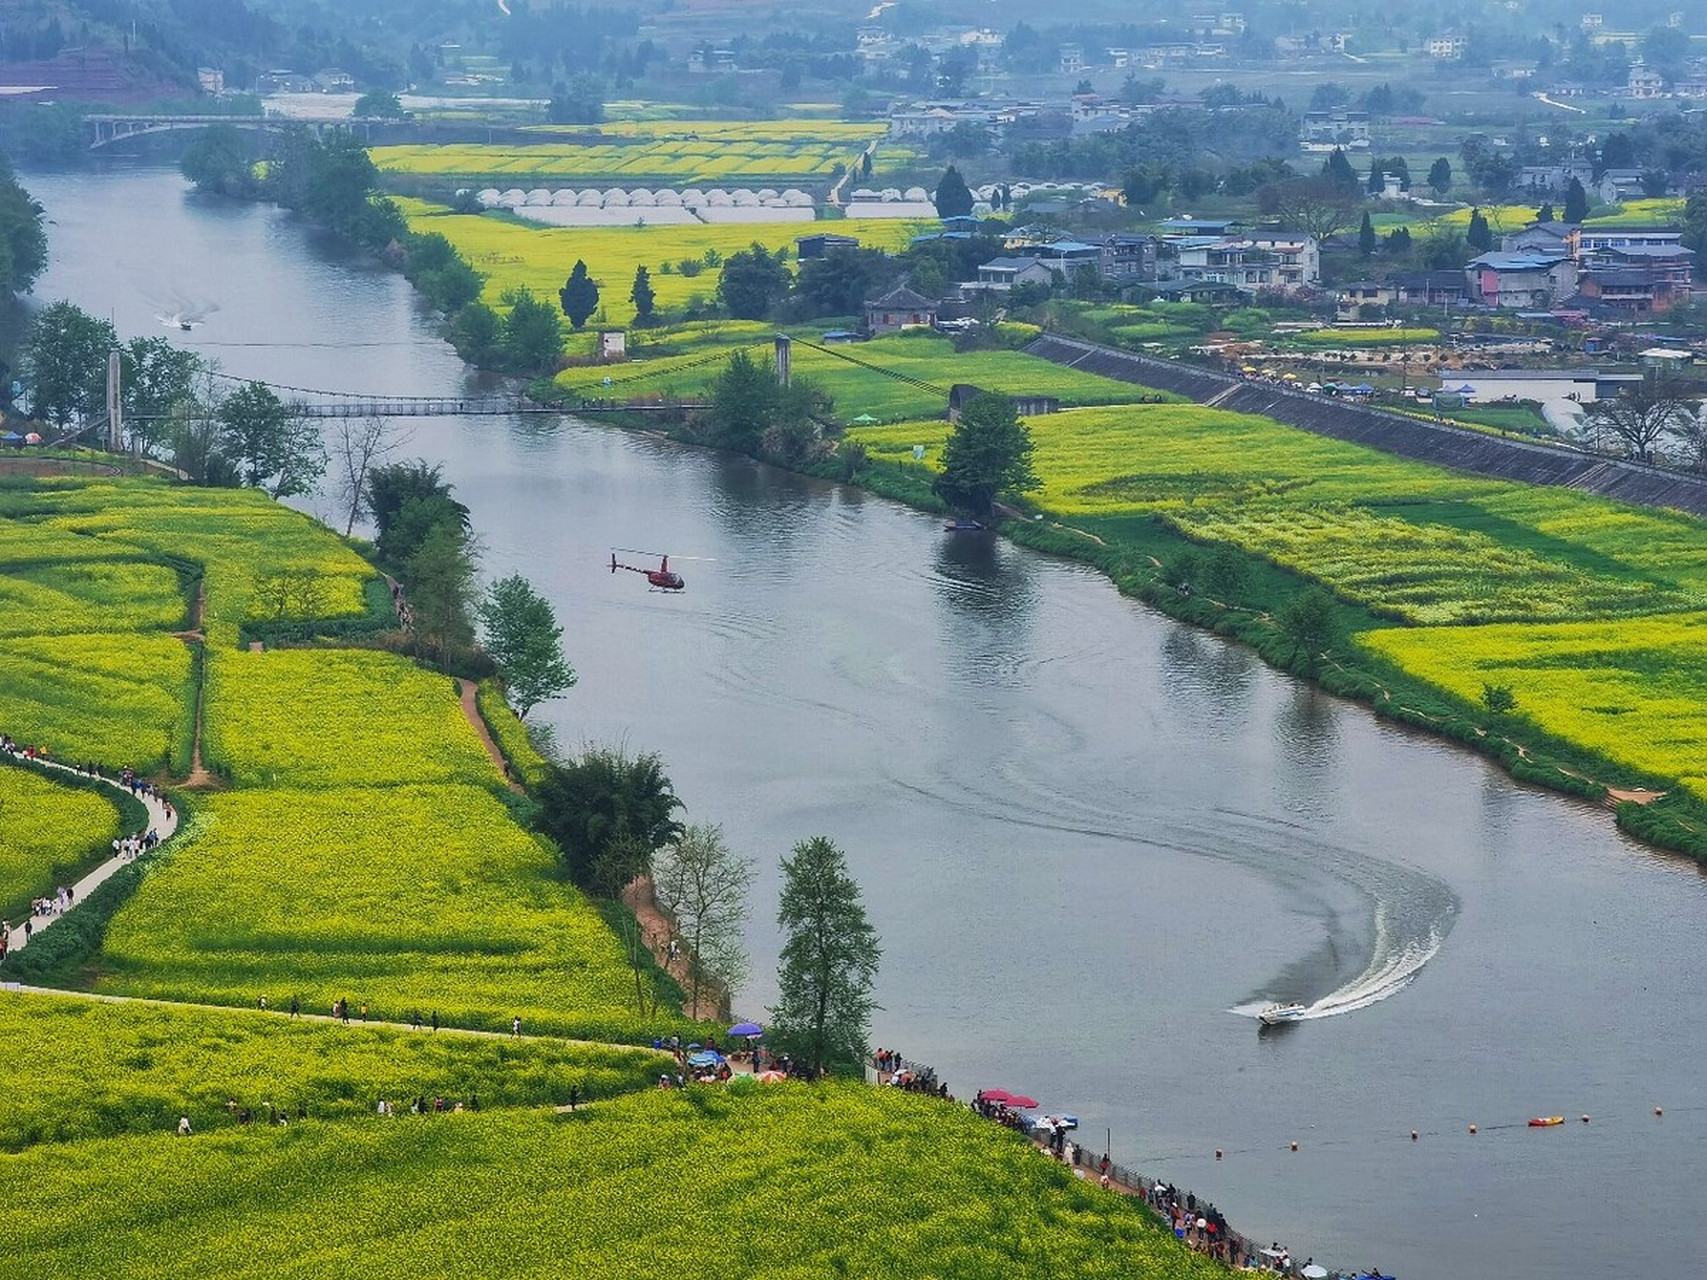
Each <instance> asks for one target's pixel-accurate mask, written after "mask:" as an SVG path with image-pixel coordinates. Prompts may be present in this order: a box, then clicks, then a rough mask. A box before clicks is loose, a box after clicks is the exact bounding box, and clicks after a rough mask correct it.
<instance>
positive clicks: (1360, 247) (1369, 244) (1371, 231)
mask: <svg viewBox="0 0 1707 1280" xmlns="http://www.w3.org/2000/svg"><path fill="white" fill-rule="evenodd" d="M1378 244H1380V241H1379V240H1378V239H1377V238H1376V235H1375V224H1374V223H1373V222H1371V221H1370V220H1369V210H1367V209H1365V210H1364V211H1363V222H1362V223H1361V224H1360V225H1359V226H1358V228H1357V252H1358V253H1359V254H1361V255H1362V256H1363V257H1365V258H1368V257H1373V256H1374V254H1375V247H1376V246H1377V245H1378Z"/></svg>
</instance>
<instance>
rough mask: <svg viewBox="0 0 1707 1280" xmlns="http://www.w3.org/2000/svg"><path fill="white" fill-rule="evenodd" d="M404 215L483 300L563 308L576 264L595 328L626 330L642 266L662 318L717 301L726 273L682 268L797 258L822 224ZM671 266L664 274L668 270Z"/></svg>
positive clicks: (411, 204)
mask: <svg viewBox="0 0 1707 1280" xmlns="http://www.w3.org/2000/svg"><path fill="white" fill-rule="evenodd" d="M397 204H398V207H399V208H401V209H402V210H403V212H404V215H405V216H406V217H407V218H408V220H409V226H410V229H411V230H414V231H417V232H420V233H422V234H427V233H429V232H435V231H436V232H438V233H439V234H440V235H442V236H444V237H445V239H447V240H449V241H450V242H451V244H452V245H453V246H455V248H456V250H457V252H458V253H460V254H461V255H462V256H463V258H464V259H466V260H467V262H468V264H469V265H470V266H472V267H473V268H474V269H475V270H476V271H478V272H480V274H481V275H483V276H485V277H486V288H485V291H484V292H483V293H482V295H481V297H482V299H483V300H484V301H485V302H486V303H488V304H490V305H492V306H499V305H501V304H502V301H503V295H504V294H505V293H507V292H509V291H510V290H511V289H514V288H518V287H520V288H526V289H531V290H532V291H533V293H534V295H535V296H536V297H540V298H544V299H545V300H547V301H548V302H551V303H553V304H554V305H555V303H556V300H557V291H558V290H559V289H561V288H562V287H563V282H564V281H565V280H567V279H568V278H569V272H570V271H571V270H573V269H574V266H575V263H576V262H577V261H584V262H586V264H587V271H588V273H589V274H590V275H591V276H592V277H593V279H594V280H595V281H596V282H597V283H598V285H599V290H600V294H599V306H600V308H601V310H602V311H603V318H602V319H601V318H599V317H598V316H596V315H595V317H594V318H593V319H592V320H591V321H589V322H588V324H589V327H595V326H599V325H605V324H613V325H624V324H628V323H630V322H631V321H632V320H633V319H634V304H633V303H632V302H630V301H629V296H628V295H629V291H630V289H631V288H632V287H633V285H634V271H635V268H636V267H642V266H643V267H645V268H646V269H647V271H648V273H649V274H650V276H651V280H652V289H653V292H654V293H655V294H656V295H657V302H656V305H657V306H658V308H659V309H660V310H667V309H675V308H680V307H682V306H684V305H686V304H687V303H688V302H689V301H690V300H691V299H692V298H694V297H696V296H697V297H699V298H702V299H710V298H712V297H714V296H715V295H716V293H717V281H718V278H719V276H720V275H721V268H720V266H719V265H716V264H712V265H707V266H705V267H704V269H703V270H701V271H700V273H699V274H698V275H695V276H686V275H683V274H681V272H680V271H679V269H677V267H676V264H677V263H679V262H681V261H682V260H684V259H692V260H694V261H697V262H701V263H703V262H704V260H705V255H706V253H707V252H708V251H710V252H711V253H712V254H713V255H714V256H721V257H723V258H727V257H728V256H729V255H730V254H732V253H739V252H740V251H741V250H743V249H746V248H748V247H750V246H751V245H753V244H762V245H764V246H765V248H767V249H769V250H770V251H771V252H773V253H774V252H775V251H776V250H778V249H785V250H787V251H788V253H789V255H790V257H791V258H792V256H793V253H794V242H795V240H796V238H798V237H799V236H803V235H808V234H810V233H811V231H812V229H813V228H814V227H815V226H816V225H817V224H815V223H801V222H783V223H763V222H755V223H717V224H705V225H698V224H695V225H680V226H676V225H671V226H657V227H542V226H531V225H528V224H526V223H523V222H519V221H512V220H508V219H503V218H495V217H492V216H489V215H480V214H466V213H453V212H452V211H450V210H449V209H446V208H444V207H443V206H441V205H434V204H430V203H428V202H426V201H422V200H412V199H399V200H398V201H397ZM834 229H835V232H836V234H837V235H847V236H857V237H859V240H860V242H861V243H862V244H865V245H867V246H869V247H871V248H877V249H897V248H900V247H901V246H902V245H903V244H905V243H906V241H907V238H908V237H909V236H910V235H912V234H914V233H915V232H916V228H915V226H914V225H913V224H912V223H910V222H907V221H905V220H885V219H869V218H866V219H857V218H856V219H843V220H842V221H840V222H837V223H836V224H835V228H834ZM665 263H669V264H671V266H670V270H669V271H668V272H667V273H666V271H665V269H664V264H665Z"/></svg>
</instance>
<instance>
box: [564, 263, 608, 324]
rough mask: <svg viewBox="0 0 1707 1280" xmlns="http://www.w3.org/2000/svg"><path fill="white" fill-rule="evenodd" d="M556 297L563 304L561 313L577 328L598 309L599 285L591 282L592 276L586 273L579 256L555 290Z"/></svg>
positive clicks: (585, 267) (585, 266) (585, 265)
mask: <svg viewBox="0 0 1707 1280" xmlns="http://www.w3.org/2000/svg"><path fill="white" fill-rule="evenodd" d="M557 298H558V301H560V302H561V303H562V304H563V314H564V315H566V316H568V317H569V323H570V324H572V325H573V326H574V327H575V328H577V329H579V328H581V327H582V326H584V325H585V324H586V323H587V317H588V316H590V315H592V314H593V312H595V311H597V310H598V309H599V286H598V285H596V284H595V283H593V278H592V277H591V276H589V275H588V274H587V264H586V263H585V262H582V261H581V260H580V259H579V258H577V259H576V260H575V267H574V270H572V271H571V272H570V273H569V279H568V280H567V281H566V282H565V283H564V285H563V287H562V288H561V289H559V290H558V291H557Z"/></svg>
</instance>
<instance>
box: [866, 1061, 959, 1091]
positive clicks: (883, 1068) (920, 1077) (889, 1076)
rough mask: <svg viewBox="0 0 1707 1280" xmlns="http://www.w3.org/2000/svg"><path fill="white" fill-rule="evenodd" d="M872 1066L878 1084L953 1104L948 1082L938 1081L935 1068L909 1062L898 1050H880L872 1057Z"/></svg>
mask: <svg viewBox="0 0 1707 1280" xmlns="http://www.w3.org/2000/svg"><path fill="white" fill-rule="evenodd" d="M871 1065H872V1067H873V1069H874V1070H875V1071H876V1072H877V1083H878V1084H881V1085H885V1086H887V1087H888V1088H891V1089H902V1090H905V1091H906V1092H908V1093H925V1094H929V1095H930V1096H931V1097H933V1098H941V1099H943V1100H944V1101H946V1102H953V1101H954V1099H953V1097H951V1096H950V1095H949V1092H948V1084H947V1082H946V1081H943V1080H938V1079H937V1075H936V1068H935V1067H926V1066H920V1065H919V1064H918V1063H916V1062H908V1061H907V1059H906V1058H904V1057H902V1056H901V1051H900V1050H898V1049H879V1050H878V1051H877V1052H876V1053H874V1054H872V1055H871Z"/></svg>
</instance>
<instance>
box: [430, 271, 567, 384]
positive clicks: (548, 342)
mask: <svg viewBox="0 0 1707 1280" xmlns="http://www.w3.org/2000/svg"><path fill="white" fill-rule="evenodd" d="M499 301H500V302H501V303H502V304H503V305H504V306H505V307H506V308H507V310H505V311H504V312H503V313H502V314H500V313H499V312H498V311H497V310H495V309H494V308H492V307H490V306H488V305H487V304H486V303H484V302H481V301H479V300H474V301H471V302H468V303H466V304H465V305H464V306H463V307H462V308H461V309H460V310H458V311H457V312H456V314H455V315H454V316H453V317H452V319H451V321H450V327H449V336H450V340H451V344H452V345H453V346H454V347H456V350H457V354H458V355H460V356H461V357H462V358H463V359H464V360H466V361H468V362H469V363H470V364H472V365H477V366H479V367H480V368H482V369H504V370H507V371H509V372H511V373H521V374H536V373H549V372H550V371H551V370H553V369H555V368H556V367H557V362H558V360H559V359H560V358H561V357H562V355H563V320H562V317H561V315H560V314H559V312H558V309H557V308H556V307H554V306H552V305H551V304H550V303H549V302H546V301H544V300H542V299H540V298H536V297H535V296H534V295H533V291H532V290H530V289H527V288H514V289H506V290H505V291H504V293H503V295H502V297H500V299H499Z"/></svg>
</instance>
